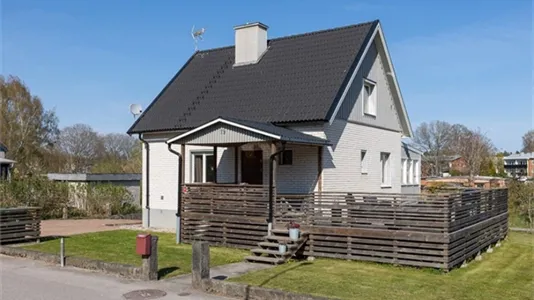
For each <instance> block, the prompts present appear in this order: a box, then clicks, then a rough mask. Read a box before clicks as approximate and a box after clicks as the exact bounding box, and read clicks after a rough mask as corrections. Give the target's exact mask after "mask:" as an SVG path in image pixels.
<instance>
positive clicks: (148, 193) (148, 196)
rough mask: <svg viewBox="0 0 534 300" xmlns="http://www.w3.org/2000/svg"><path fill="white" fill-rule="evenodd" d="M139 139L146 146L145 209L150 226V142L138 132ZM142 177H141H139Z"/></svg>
mask: <svg viewBox="0 0 534 300" xmlns="http://www.w3.org/2000/svg"><path fill="white" fill-rule="evenodd" d="M139 140H140V141H141V142H142V143H143V144H144V145H145V148H146V169H145V172H146V188H145V189H146V192H145V193H146V203H145V209H146V210H147V216H146V225H147V226H146V227H150V144H149V143H148V142H147V141H146V140H145V139H143V137H142V136H141V134H139ZM141 179H142V178H141Z"/></svg>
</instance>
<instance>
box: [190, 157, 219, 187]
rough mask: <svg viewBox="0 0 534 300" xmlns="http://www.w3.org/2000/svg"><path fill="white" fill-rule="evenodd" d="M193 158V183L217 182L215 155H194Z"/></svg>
mask: <svg viewBox="0 0 534 300" xmlns="http://www.w3.org/2000/svg"><path fill="white" fill-rule="evenodd" d="M192 158H193V159H192V160H191V169H192V175H191V177H192V178H191V179H192V181H193V182H215V158H214V157H213V153H192Z"/></svg>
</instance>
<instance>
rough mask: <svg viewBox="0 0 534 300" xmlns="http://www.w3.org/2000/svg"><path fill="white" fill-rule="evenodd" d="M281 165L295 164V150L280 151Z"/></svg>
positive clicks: (279, 162)
mask: <svg viewBox="0 0 534 300" xmlns="http://www.w3.org/2000/svg"><path fill="white" fill-rule="evenodd" d="M278 164H279V165H292V164H293V150H284V152H282V153H280V160H278Z"/></svg>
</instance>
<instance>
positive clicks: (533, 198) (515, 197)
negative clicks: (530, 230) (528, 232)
mask: <svg viewBox="0 0 534 300" xmlns="http://www.w3.org/2000/svg"><path fill="white" fill-rule="evenodd" d="M508 207H509V208H510V213H511V214H515V215H517V216H518V217H519V218H520V219H521V220H522V221H525V222H526V224H527V225H528V226H529V227H534V183H532V182H519V181H517V180H513V181H511V182H510V184H509V185H508Z"/></svg>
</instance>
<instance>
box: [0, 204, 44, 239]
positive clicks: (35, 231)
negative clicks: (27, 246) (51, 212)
mask: <svg viewBox="0 0 534 300" xmlns="http://www.w3.org/2000/svg"><path fill="white" fill-rule="evenodd" d="M40 235H41V210H40V208H36V207H23V208H0V244H4V243H11V242H22V241H28V240H38V239H39V237H40Z"/></svg>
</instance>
